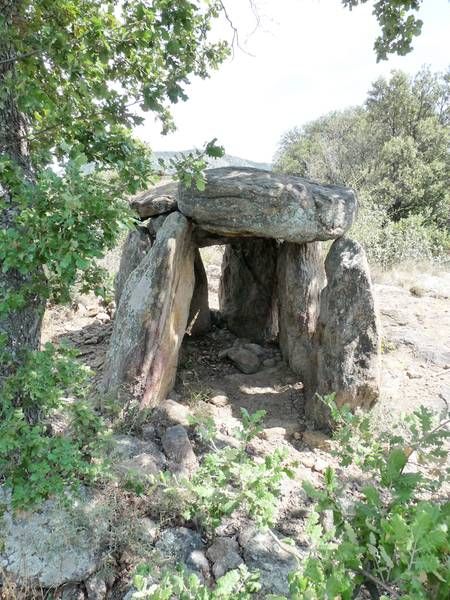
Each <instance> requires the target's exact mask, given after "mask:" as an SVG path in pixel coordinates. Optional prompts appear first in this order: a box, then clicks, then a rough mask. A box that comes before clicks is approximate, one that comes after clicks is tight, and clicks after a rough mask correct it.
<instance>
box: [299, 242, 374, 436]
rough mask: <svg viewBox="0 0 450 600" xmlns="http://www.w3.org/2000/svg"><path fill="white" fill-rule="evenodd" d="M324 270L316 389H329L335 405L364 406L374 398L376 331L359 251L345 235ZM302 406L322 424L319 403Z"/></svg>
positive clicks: (366, 268) (324, 423) (363, 260)
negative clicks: (324, 279)
mask: <svg viewBox="0 0 450 600" xmlns="http://www.w3.org/2000/svg"><path fill="white" fill-rule="evenodd" d="M325 271H326V275H327V280H328V282H327V286H326V288H324V290H323V292H322V295H321V301H320V316H319V323H318V332H317V343H318V355H317V379H318V393H319V394H320V395H325V394H329V393H332V392H335V393H336V403H337V405H338V406H342V405H344V404H347V405H348V406H349V407H350V408H352V409H354V408H356V407H362V408H370V407H372V406H373V404H374V403H375V402H376V401H377V399H378V396H379V387H380V334H379V323H378V316H377V312H376V307H375V300H374V295H373V289H372V283H371V280H370V274H369V266H368V264H367V259H366V255H365V252H364V249H363V248H362V246H360V244H358V243H357V242H354V241H353V240H350V239H345V238H341V239H339V240H336V241H335V242H334V243H333V245H332V246H331V248H330V251H329V253H328V256H327V258H326V261H325ZM306 408H307V416H309V417H310V418H311V419H313V420H314V421H315V422H316V424H317V425H319V426H327V425H328V421H329V416H328V411H327V409H326V407H325V406H324V405H323V404H322V403H321V402H320V401H318V400H316V399H310V401H309V402H308V404H307V407H306Z"/></svg>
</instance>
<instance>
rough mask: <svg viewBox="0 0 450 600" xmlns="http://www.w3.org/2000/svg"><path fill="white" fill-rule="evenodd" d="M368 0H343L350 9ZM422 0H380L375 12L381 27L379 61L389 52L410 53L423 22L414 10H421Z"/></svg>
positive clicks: (378, 43) (378, 40) (374, 8)
mask: <svg viewBox="0 0 450 600" xmlns="http://www.w3.org/2000/svg"><path fill="white" fill-rule="evenodd" d="M366 2H368V0H342V4H343V5H344V6H346V7H348V8H349V9H350V10H352V8H354V7H355V6H358V5H359V4H365V3H366ZM421 4H422V0H378V1H377V2H375V3H374V6H373V14H374V15H375V17H376V19H377V21H378V24H379V25H380V27H381V35H380V36H379V37H378V38H377V39H376V41H375V45H374V49H375V52H376V55H377V61H380V60H386V59H387V57H388V55H389V54H400V55H401V56H402V55H404V54H408V52H411V50H412V41H413V39H414V37H416V36H418V35H420V33H421V31H422V25H423V22H422V20H421V19H417V18H416V16H415V15H414V11H417V10H419V8H420V5H421Z"/></svg>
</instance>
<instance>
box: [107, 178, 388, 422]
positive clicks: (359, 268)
mask: <svg viewBox="0 0 450 600" xmlns="http://www.w3.org/2000/svg"><path fill="white" fill-rule="evenodd" d="M131 205H132V207H133V209H134V210H135V211H136V213H137V215H138V217H139V218H140V220H139V221H138V225H137V226H136V228H135V229H134V230H133V231H131V232H130V234H129V235H128V238H127V240H126V242H125V244H124V248H123V253H122V258H121V263H120V269H119V273H118V275H117V279H116V306H117V309H116V317H115V322H114V329H113V333H112V338H111V342H110V346H109V350H108V354H107V359H106V363H105V370H104V376H103V383H102V387H103V391H104V392H105V393H108V394H120V393H121V391H124V390H128V391H129V392H131V393H132V394H133V395H134V397H137V398H139V401H140V406H141V407H142V408H149V407H150V408H151V407H154V406H156V405H158V403H160V402H161V401H162V400H164V399H165V398H166V397H167V395H168V394H169V393H170V391H171V389H172V387H173V385H174V383H175V377H176V372H177V364H178V353H179V349H180V346H181V343H182V340H183V337H184V336H185V334H186V333H189V334H190V335H202V334H204V333H206V332H207V331H208V330H209V328H210V326H211V320H210V310H209V306H208V283H207V278H206V272H205V268H204V266H203V263H202V259H201V256H200V252H199V248H201V247H204V246H210V245H217V244H226V249H225V252H224V256H223V262H222V276H221V281H220V288H219V302H220V312H221V313H222V316H223V319H224V321H225V322H226V324H227V326H228V328H229V329H230V330H231V331H232V332H233V333H235V334H236V335H238V336H239V337H242V338H247V339H249V340H251V341H254V342H257V343H261V342H265V341H269V340H270V341H273V340H278V343H279V346H280V349H281V352H282V355H283V357H284V359H285V360H286V362H287V363H288V364H289V365H290V368H291V369H292V370H293V371H294V372H295V373H296V374H298V376H299V378H300V379H301V381H302V382H303V385H304V397H305V412H306V416H307V418H308V419H309V420H310V421H311V422H314V424H315V425H316V426H318V427H327V426H328V425H329V414H328V410H327V409H326V407H325V405H324V403H323V402H321V400H320V398H319V396H324V395H326V394H329V393H332V392H334V393H335V394H336V402H337V404H338V405H342V404H348V405H349V406H350V407H351V408H352V409H354V408H356V407H362V408H370V407H371V406H372V405H373V404H374V403H375V402H376V401H377V399H378V396H379V379H380V334H379V325H378V318H377V312H376V307H375V302H374V295H373V289H372V283H371V279H370V273H369V267H368V264H367V260H366V256H365V252H364V249H363V248H362V246H361V245H360V244H358V243H357V242H355V241H353V240H351V239H350V238H349V237H346V235H345V234H346V232H347V231H348V230H349V229H350V228H351V226H352V224H353V221H354V219H355V215H356V211H357V198H356V195H355V193H354V192H353V191H352V190H351V189H348V188H344V187H339V186H334V185H321V184H318V183H315V182H313V181H309V180H307V179H303V178H301V177H293V176H288V175H281V174H275V173H273V172H269V171H263V170H259V169H251V168H234V167H227V168H219V169H209V170H207V171H206V184H205V186H204V189H202V190H199V189H197V188H196V187H195V185H193V186H192V187H189V188H186V187H184V186H182V185H181V184H178V183H168V184H166V185H162V186H159V187H156V188H153V189H151V190H149V191H146V192H144V193H142V194H140V195H139V196H137V197H136V198H134V199H133V200H132V202H131ZM324 242H325V243H324ZM325 249H327V253H326V256H324V254H325Z"/></svg>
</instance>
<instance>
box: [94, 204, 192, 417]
mask: <svg viewBox="0 0 450 600" xmlns="http://www.w3.org/2000/svg"><path fill="white" fill-rule="evenodd" d="M193 290H194V246H193V243H192V226H191V224H190V223H188V221H187V219H186V218H185V217H183V216H182V215H181V214H180V213H172V214H170V215H169V216H168V217H167V219H166V220H165V222H164V224H163V226H162V227H161V228H160V229H159V231H158V233H157V235H156V240H155V243H154V245H153V247H152V248H151V250H150V251H149V252H148V253H147V254H146V255H145V257H144V259H143V261H142V262H141V264H140V265H139V267H137V268H136V269H135V270H134V271H133V273H132V274H131V276H130V277H129V278H128V280H127V283H126V285H125V288H124V290H123V292H122V298H121V302H120V304H119V306H118V309H117V313H116V318H115V322H114V329H113V333H112V337H111V341H110V346H109V349H108V354H107V358H106V363H105V370H104V375H103V384H102V391H103V392H104V393H111V394H117V393H120V390H121V388H123V387H126V386H127V385H128V386H131V387H134V391H135V393H136V395H138V396H139V397H140V401H141V407H142V408H144V407H151V406H156V405H157V404H158V403H159V402H161V401H162V400H163V399H164V398H166V396H167V394H168V393H169V392H170V390H171V389H172V387H173V384H174V382H175V376H176V371H177V364H178V352H179V348H180V345H181V342H182V339H183V336H184V333H185V331H186V325H187V320H188V313H189V304H190V302H191V298H192V293H193Z"/></svg>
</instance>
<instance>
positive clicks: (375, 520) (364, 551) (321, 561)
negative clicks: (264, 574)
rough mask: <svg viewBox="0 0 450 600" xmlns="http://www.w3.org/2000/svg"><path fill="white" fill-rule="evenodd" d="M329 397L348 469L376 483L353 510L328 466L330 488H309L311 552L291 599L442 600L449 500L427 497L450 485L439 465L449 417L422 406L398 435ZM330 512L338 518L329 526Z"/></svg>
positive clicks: (449, 549) (447, 576)
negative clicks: (366, 595)
mask: <svg viewBox="0 0 450 600" xmlns="http://www.w3.org/2000/svg"><path fill="white" fill-rule="evenodd" d="M324 400H325V401H326V403H327V405H328V406H329V408H330V410H331V414H332V417H333V418H334V420H335V422H336V425H337V432H336V440H337V441H338V455H339V457H340V461H341V464H342V465H343V466H347V465H350V464H352V465H356V466H358V467H359V468H361V469H362V471H363V472H364V473H366V474H368V476H369V478H368V483H367V485H366V486H365V487H364V488H363V489H362V495H361V498H360V499H358V500H357V501H356V502H355V504H354V506H353V507H352V508H351V509H350V510H348V509H346V508H345V504H344V502H343V501H342V490H341V489H340V486H339V483H338V480H337V478H336V476H335V473H334V472H333V470H332V469H331V468H328V469H327V471H326V472H325V486H324V489H323V490H316V489H314V488H312V486H311V485H310V484H305V486H304V487H305V490H306V491H307V493H308V494H309V495H310V496H311V497H312V498H313V499H314V500H315V502H316V507H315V510H314V511H313V512H312V513H311V515H310V517H309V526H308V529H309V533H310V536H311V541H312V544H313V550H312V552H311V553H310V556H309V557H308V559H307V560H306V562H305V563H304V564H303V565H302V567H301V569H300V570H299V572H298V573H295V574H293V575H292V577H291V590H292V597H294V598H299V599H310V600H314V599H316V600H323V599H326V598H329V599H332V598H337V597H340V598H342V599H343V600H345V599H351V598H353V597H354V595H355V593H357V592H358V590H359V589H360V587H362V586H363V587H366V589H367V590H368V591H369V592H370V594H371V597H373V598H385V597H386V598H387V597H388V596H382V594H383V593H386V592H387V593H388V594H389V597H394V598H400V597H401V598H405V599H410V600H419V599H421V598H422V599H424V600H425V599H430V598H434V599H436V600H440V599H442V600H443V599H444V598H446V597H447V593H448V588H449V584H450V565H449V553H450V544H449V536H448V529H449V525H450V504H449V503H448V502H442V503H440V502H438V501H437V500H435V501H434V500H433V498H432V496H431V497H430V496H429V494H430V493H431V492H433V491H435V490H437V489H439V487H440V485H441V483H442V481H443V480H444V479H446V480H447V481H448V475H449V470H448V468H445V467H444V468H442V463H443V462H445V460H446V459H447V451H446V450H445V449H444V442H445V440H446V439H448V438H449V437H450V431H449V429H448V424H449V422H450V420H449V418H448V411H445V414H444V413H443V414H442V415H441V417H440V420H439V419H438V420H436V418H435V415H433V413H432V412H431V411H430V410H428V409H425V408H423V407H421V408H420V409H418V410H417V411H415V412H414V413H412V414H411V415H409V416H407V417H405V419H404V420H402V421H401V422H400V423H398V424H397V426H396V427H394V429H393V430H390V431H380V430H376V429H375V427H374V424H373V419H372V418H371V417H370V416H369V415H367V414H359V413H357V414H352V413H351V412H350V411H349V410H348V409H346V408H345V407H344V408H343V409H338V408H337V407H336V405H335V403H334V398H333V397H332V396H331V397H327V398H325V399H324ZM417 465H420V467H421V468H418V466H417ZM427 495H428V499H427ZM325 511H330V512H331V514H332V521H333V524H332V526H331V527H330V526H329V527H327V529H325V528H324V526H323V524H322V522H323V521H322V519H321V517H322V516H323V514H324V512H325Z"/></svg>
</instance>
